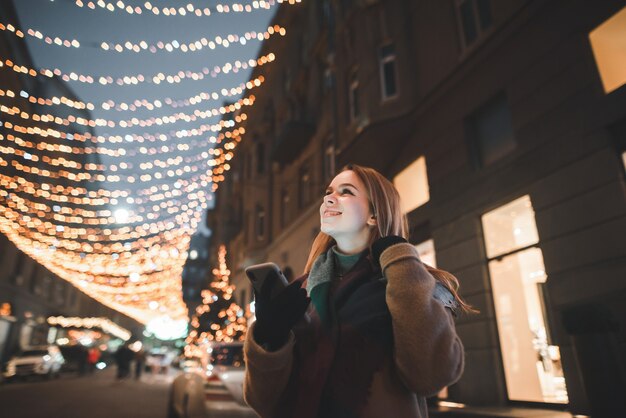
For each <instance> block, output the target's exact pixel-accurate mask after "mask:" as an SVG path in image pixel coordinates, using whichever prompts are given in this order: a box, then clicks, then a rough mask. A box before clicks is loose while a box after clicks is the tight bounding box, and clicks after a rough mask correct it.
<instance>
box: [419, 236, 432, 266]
mask: <svg viewBox="0 0 626 418" xmlns="http://www.w3.org/2000/svg"><path fill="white" fill-rule="evenodd" d="M415 249H417V254H418V255H419V257H420V260H422V262H423V263H424V264H428V265H429V266H431V267H437V258H436V257H435V241H433V240H432V239H429V240H426V241H423V242H420V243H419V244H416V245H415Z"/></svg>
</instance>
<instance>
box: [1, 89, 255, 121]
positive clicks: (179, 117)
mask: <svg viewBox="0 0 626 418" xmlns="http://www.w3.org/2000/svg"><path fill="white" fill-rule="evenodd" d="M255 100H256V97H255V96H254V95H250V96H249V97H246V98H243V99H239V100H238V101H237V102H235V103H232V104H230V105H228V106H220V107H214V108H212V109H206V110H199V109H196V110H195V111H194V112H193V113H192V114H188V113H184V112H177V113H174V114H171V115H166V116H159V117H154V116H153V117H150V118H148V119H139V118H132V119H127V120H121V121H115V120H111V119H102V118H98V119H87V118H83V117H80V116H75V115H68V116H67V117H64V118H61V117H58V116H54V115H52V114H39V113H32V114H30V113H28V112H26V111H24V110H22V109H20V108H19V107H18V106H12V107H8V106H5V105H2V104H0V113H4V114H7V115H9V116H15V115H17V116H19V117H20V118H21V119H24V120H33V121H35V122H46V123H54V124H55V125H63V126H69V125H70V124H72V123H75V124H77V125H81V126H89V127H96V126H106V127H109V128H115V127H116V126H119V127H121V128H132V127H133V126H141V127H150V126H153V125H159V126H161V125H168V124H172V123H177V122H179V121H183V122H195V121H197V120H199V119H209V118H213V117H215V116H219V115H226V114H228V113H233V112H235V111H237V110H239V109H241V108H242V106H252V105H253V104H254V101H255Z"/></svg>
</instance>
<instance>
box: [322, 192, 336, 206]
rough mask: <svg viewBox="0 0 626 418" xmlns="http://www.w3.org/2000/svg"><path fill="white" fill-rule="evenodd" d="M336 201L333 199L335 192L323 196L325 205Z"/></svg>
mask: <svg viewBox="0 0 626 418" xmlns="http://www.w3.org/2000/svg"><path fill="white" fill-rule="evenodd" d="M335 202H336V200H335V194H334V193H329V194H327V195H326V196H324V204H326V205H334V204H335Z"/></svg>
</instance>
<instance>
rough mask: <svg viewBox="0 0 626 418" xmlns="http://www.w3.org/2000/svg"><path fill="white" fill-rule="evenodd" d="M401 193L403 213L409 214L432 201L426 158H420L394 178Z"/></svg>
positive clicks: (394, 182)
mask: <svg viewBox="0 0 626 418" xmlns="http://www.w3.org/2000/svg"><path fill="white" fill-rule="evenodd" d="M393 185H394V186H396V189H398V193H400V207H401V209H402V213H409V212H410V211H412V210H413V209H415V208H418V207H420V206H422V205H423V204H424V203H426V202H428V201H429V200H430V192H429V188H428V174H427V171H426V158H425V157H423V156H422V157H419V158H418V159H417V160H415V161H413V162H412V163H411V164H410V165H409V166H408V167H407V168H405V169H404V170H402V171H401V172H400V173H399V174H398V175H397V176H395V177H394V178H393Z"/></svg>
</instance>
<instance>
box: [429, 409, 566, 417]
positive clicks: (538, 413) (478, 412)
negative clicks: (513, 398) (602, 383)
mask: <svg viewBox="0 0 626 418" xmlns="http://www.w3.org/2000/svg"><path fill="white" fill-rule="evenodd" d="M428 413H429V415H430V417H431V418H456V417H458V418H527V417H528V418H572V414H570V413H569V412H562V411H554V410H551V409H537V408H521V407H504V408H502V407H487V406H485V407H480V406H473V407H472V406H465V407H448V406H434V407H430V408H429V410H428Z"/></svg>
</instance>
